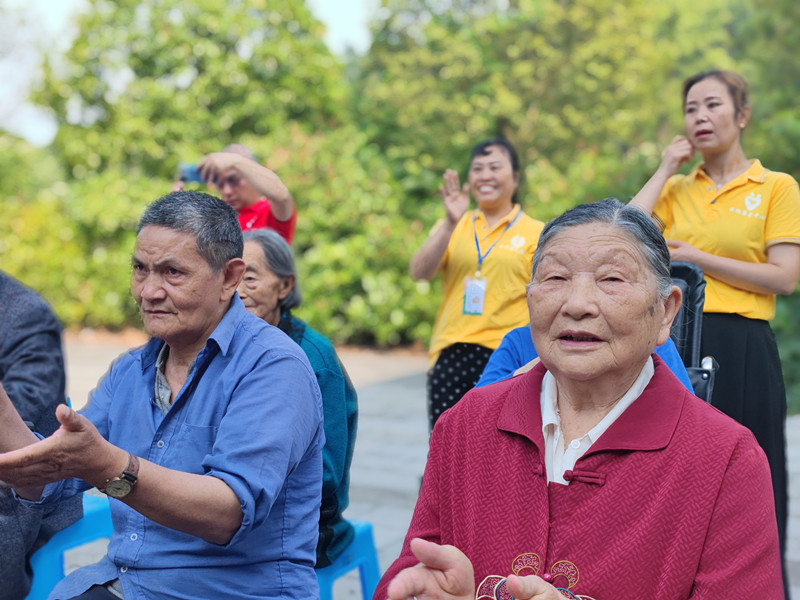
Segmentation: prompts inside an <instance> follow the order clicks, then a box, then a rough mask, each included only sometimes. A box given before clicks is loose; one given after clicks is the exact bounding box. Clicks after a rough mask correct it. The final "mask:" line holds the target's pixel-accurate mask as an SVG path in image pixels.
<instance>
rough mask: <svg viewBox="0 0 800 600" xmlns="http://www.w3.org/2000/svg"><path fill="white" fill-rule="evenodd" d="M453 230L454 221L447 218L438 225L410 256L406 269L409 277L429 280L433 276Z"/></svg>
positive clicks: (437, 269) (415, 279)
mask: <svg viewBox="0 0 800 600" xmlns="http://www.w3.org/2000/svg"><path fill="white" fill-rule="evenodd" d="M454 230H455V223H451V222H450V221H449V220H445V222H444V223H443V224H442V225H441V227H438V228H437V229H436V231H434V232H433V233H432V234H431V235H430V236H429V237H428V239H427V240H425V243H423V244H422V246H420V248H419V250H417V251H416V253H414V256H413V257H412V258H411V264H410V265H409V268H408V271H409V274H410V275H411V279H413V280H414V281H418V280H420V279H425V280H427V281H430V280H431V279H433V278H434V276H435V275H436V273H437V272H438V271H439V266H440V265H441V264H442V259H443V258H444V254H445V252H447V245H448V244H449V243H450V236H451V235H452V234H453V231H454Z"/></svg>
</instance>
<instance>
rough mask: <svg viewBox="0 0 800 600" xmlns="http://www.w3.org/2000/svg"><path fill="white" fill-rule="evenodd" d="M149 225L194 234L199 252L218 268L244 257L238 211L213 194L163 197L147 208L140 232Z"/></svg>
mask: <svg viewBox="0 0 800 600" xmlns="http://www.w3.org/2000/svg"><path fill="white" fill-rule="evenodd" d="M148 225H153V226H155V227H166V228H167V229H172V230H173V231H179V232H181V233H189V234H191V235H192V236H194V239H195V240H196V241H197V253H198V254H200V256H202V257H203V258H204V259H205V260H206V262H207V263H208V264H209V266H210V267H211V268H212V269H213V270H214V271H219V270H220V269H222V268H223V267H224V266H225V264H226V263H227V262H228V261H229V260H231V259H233V258H241V257H242V250H243V249H244V242H243V240H242V228H241V227H240V225H239V219H238V217H237V215H236V211H235V210H234V209H233V207H231V206H229V205H228V204H226V203H225V202H223V201H222V200H220V199H219V198H215V197H214V196H212V195H210V194H206V193H203V192H197V191H186V190H184V191H180V192H172V193H171V194H167V195H166V196H162V197H161V198H159V199H158V200H156V201H155V202H153V203H152V204H150V205H149V206H148V207H147V208H146V209H145V211H144V214H143V215H142V218H141V219H139V225H138V226H137V228H136V233H137V234H138V233H140V232H141V231H142V229H144V228H145V227H147V226H148Z"/></svg>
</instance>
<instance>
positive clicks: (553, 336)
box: [528, 223, 680, 392]
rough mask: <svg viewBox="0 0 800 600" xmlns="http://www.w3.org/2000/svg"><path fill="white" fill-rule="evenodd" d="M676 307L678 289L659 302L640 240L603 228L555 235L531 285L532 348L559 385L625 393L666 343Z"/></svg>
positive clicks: (575, 228) (580, 228)
mask: <svg viewBox="0 0 800 600" xmlns="http://www.w3.org/2000/svg"><path fill="white" fill-rule="evenodd" d="M675 294H677V298H676V297H675ZM676 299H677V304H676ZM679 305H680V292H678V291H677V288H673V294H672V295H670V297H669V298H668V299H667V300H666V301H664V300H662V299H661V298H659V296H658V291H657V284H656V278H655V276H654V275H653V273H652V272H651V271H650V269H649V267H648V265H647V261H646V259H645V257H644V255H643V254H642V252H641V250H639V247H638V245H637V242H635V241H634V239H633V238H632V237H631V236H630V235H629V234H628V233H626V232H624V231H622V230H620V229H619V228H617V227H614V226H612V225H608V224H606V223H589V224H584V225H576V226H573V227H569V228H567V229H564V230H563V231H562V232H561V233H558V234H556V235H555V236H554V237H553V238H552V239H551V241H550V242H549V244H548V245H547V246H546V248H545V249H544V251H543V252H542V257H541V260H540V262H539V265H538V267H537V270H536V273H535V276H534V278H533V281H532V282H531V284H530V285H529V286H528V309H529V311H530V315H531V334H532V337H533V343H534V345H535V346H536V349H537V351H538V352H539V356H540V357H541V359H542V362H543V363H544V364H545V366H546V367H547V368H548V370H549V371H550V372H551V373H552V374H553V375H554V376H555V378H556V381H557V382H558V384H559V387H560V386H561V385H569V384H570V383H573V382H591V383H592V384H593V385H597V386H598V389H600V388H601V386H609V385H610V386H611V387H612V388H614V389H616V388H619V389H620V390H621V392H624V391H625V390H626V389H628V387H630V385H631V384H632V383H633V381H634V380H635V379H636V377H637V376H638V375H639V372H640V371H641V369H642V367H643V366H644V363H645V361H646V360H647V357H648V356H650V354H651V353H652V352H653V349H654V348H655V346H657V345H658V344H662V343H664V342H665V341H666V340H667V337H668V336H669V328H670V325H671V324H672V319H673V317H674V316H675V312H676V311H677V308H678V306H679Z"/></svg>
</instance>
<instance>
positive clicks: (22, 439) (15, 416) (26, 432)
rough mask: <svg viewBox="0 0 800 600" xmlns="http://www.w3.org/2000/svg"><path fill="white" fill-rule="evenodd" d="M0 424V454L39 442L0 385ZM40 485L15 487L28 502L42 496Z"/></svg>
mask: <svg viewBox="0 0 800 600" xmlns="http://www.w3.org/2000/svg"><path fill="white" fill-rule="evenodd" d="M0 423H2V424H3V431H2V434H1V435H0V453H6V452H11V451H13V450H18V449H20V448H24V447H26V446H30V445H31V444H35V443H36V442H38V441H39V438H38V437H36V435H34V433H33V432H32V431H31V430H30V429H28V426H27V425H26V424H25V422H24V421H23V420H22V417H20V416H19V413H18V412H17V409H16V408H14V405H13V404H12V403H11V400H10V399H9V397H8V394H6V392H5V390H4V389H3V386H2V384H0ZM42 489H43V486H41V485H35V484H34V485H21V486H18V487H15V491H16V492H17V494H19V495H20V496H22V497H23V498H26V499H28V500H35V499H37V498H39V497H40V496H41V495H42Z"/></svg>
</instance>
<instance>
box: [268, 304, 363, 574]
mask: <svg viewBox="0 0 800 600" xmlns="http://www.w3.org/2000/svg"><path fill="white" fill-rule="evenodd" d="M278 328H279V329H280V330H281V331H283V332H284V333H285V334H286V335H288V336H289V337H290V338H292V339H293V340H294V341H295V342H296V343H297V345H299V346H300V348H301V349H302V350H303V352H305V353H306V356H307V357H308V361H309V362H310V363H311V367H312V368H313V369H314V373H315V374H316V376H317V382H318V383H319V389H320V392H321V393H322V411H323V416H324V420H325V425H324V426H325V447H324V448H323V450H322V506H321V507H320V514H319V540H318V541H317V565H316V567H317V568H318V569H319V568H322V567H327V566H328V565H330V564H331V563H332V562H333V561H335V560H336V559H337V558H338V557H339V555H340V554H341V553H342V552H343V551H344V549H345V548H346V547H347V546H348V545H349V544H350V542H351V541H352V540H353V526H352V525H350V523H348V522H347V520H345V519H344V518H342V512H343V511H344V509H345V508H347V505H348V503H349V488H350V463H351V462H352V460H353V449H354V447H355V443H356V429H357V425H358V399H357V398H356V390H355V388H354V387H353V384H352V382H351V381H350V377H349V376H348V375H347V371H346V370H345V368H344V365H342V363H341V361H340V360H339V357H338V356H337V355H336V350H335V349H334V347H333V344H331V342H330V340H328V338H326V337H325V336H324V335H322V334H321V333H319V332H318V331H315V330H314V329H311V327H309V326H308V325H306V324H305V322H304V321H302V320H301V319H298V318H297V317H295V316H293V315H292V314H291V312H290V311H284V312H283V314H282V315H281V320H280V322H279V323H278Z"/></svg>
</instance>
